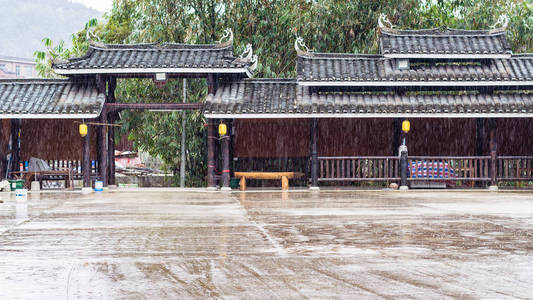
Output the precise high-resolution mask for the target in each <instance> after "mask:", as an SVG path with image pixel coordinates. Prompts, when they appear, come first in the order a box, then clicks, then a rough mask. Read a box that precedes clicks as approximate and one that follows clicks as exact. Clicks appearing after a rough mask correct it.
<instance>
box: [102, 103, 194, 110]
mask: <svg viewBox="0 0 533 300" xmlns="http://www.w3.org/2000/svg"><path fill="white" fill-rule="evenodd" d="M203 107H204V104H203V103H105V104H104V108H106V109H107V111H108V112H113V111H119V110H124V109H136V110H200V109H203Z"/></svg>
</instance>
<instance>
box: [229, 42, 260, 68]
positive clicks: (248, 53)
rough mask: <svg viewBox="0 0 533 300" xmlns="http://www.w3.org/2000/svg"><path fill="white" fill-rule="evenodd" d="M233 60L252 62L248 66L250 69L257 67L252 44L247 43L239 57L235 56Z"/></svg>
mask: <svg viewBox="0 0 533 300" xmlns="http://www.w3.org/2000/svg"><path fill="white" fill-rule="evenodd" d="M233 62H238V63H246V64H249V63H252V65H250V66H249V67H248V68H249V69H250V70H251V71H253V70H255V68H257V55H254V50H253V48H252V44H247V45H246V49H245V50H244V52H243V53H242V54H241V55H240V56H239V57H237V58H236V59H235V60H234V61H233Z"/></svg>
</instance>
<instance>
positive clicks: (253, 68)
mask: <svg viewBox="0 0 533 300" xmlns="http://www.w3.org/2000/svg"><path fill="white" fill-rule="evenodd" d="M257 60H258V59H257V55H255V54H254V55H252V58H251V60H250V61H251V62H252V65H251V66H250V67H249V68H250V70H252V71H255V69H256V68H257Z"/></svg>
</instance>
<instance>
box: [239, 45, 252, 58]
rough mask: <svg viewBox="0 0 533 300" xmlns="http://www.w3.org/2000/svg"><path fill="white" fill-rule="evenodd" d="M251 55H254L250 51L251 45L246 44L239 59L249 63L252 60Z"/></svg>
mask: <svg viewBox="0 0 533 300" xmlns="http://www.w3.org/2000/svg"><path fill="white" fill-rule="evenodd" d="M253 54H254V50H253V49H252V44H247V45H246V49H245V50H244V52H243V53H242V54H241V56H239V57H240V58H242V59H244V60H248V61H250V60H251V59H252V56H253Z"/></svg>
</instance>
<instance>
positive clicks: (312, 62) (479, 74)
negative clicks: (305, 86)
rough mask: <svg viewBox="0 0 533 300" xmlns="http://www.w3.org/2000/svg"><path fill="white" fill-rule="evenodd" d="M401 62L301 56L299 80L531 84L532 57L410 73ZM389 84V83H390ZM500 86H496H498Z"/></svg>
mask: <svg viewBox="0 0 533 300" xmlns="http://www.w3.org/2000/svg"><path fill="white" fill-rule="evenodd" d="M397 64H398V59H396V58H386V57H383V56H380V55H359V54H343V55H338V54H328V53H312V54H310V55H305V56H298V58H297V66H296V71H297V75H296V76H297V80H298V82H310V83H313V84H316V85H317V86H320V85H327V84H328V82H341V83H342V82H343V83H346V85H352V84H355V85H356V84H357V83H369V82H385V83H386V82H395V81H410V82H413V83H414V85H416V84H417V83H418V82H426V81H439V82H450V84H452V83H453V82H458V81H474V82H483V81H491V82H494V81H517V85H520V83H519V81H528V82H530V81H532V80H533V56H530V55H513V56H512V57H511V58H507V59H506V58H502V59H487V60H483V61H478V62H448V63H445V62H432V61H429V62H428V61H424V62H420V63H417V62H412V63H411V67H410V69H409V70H400V69H398V66H397ZM387 84H389V83H387ZM495 84H497V83H495Z"/></svg>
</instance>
